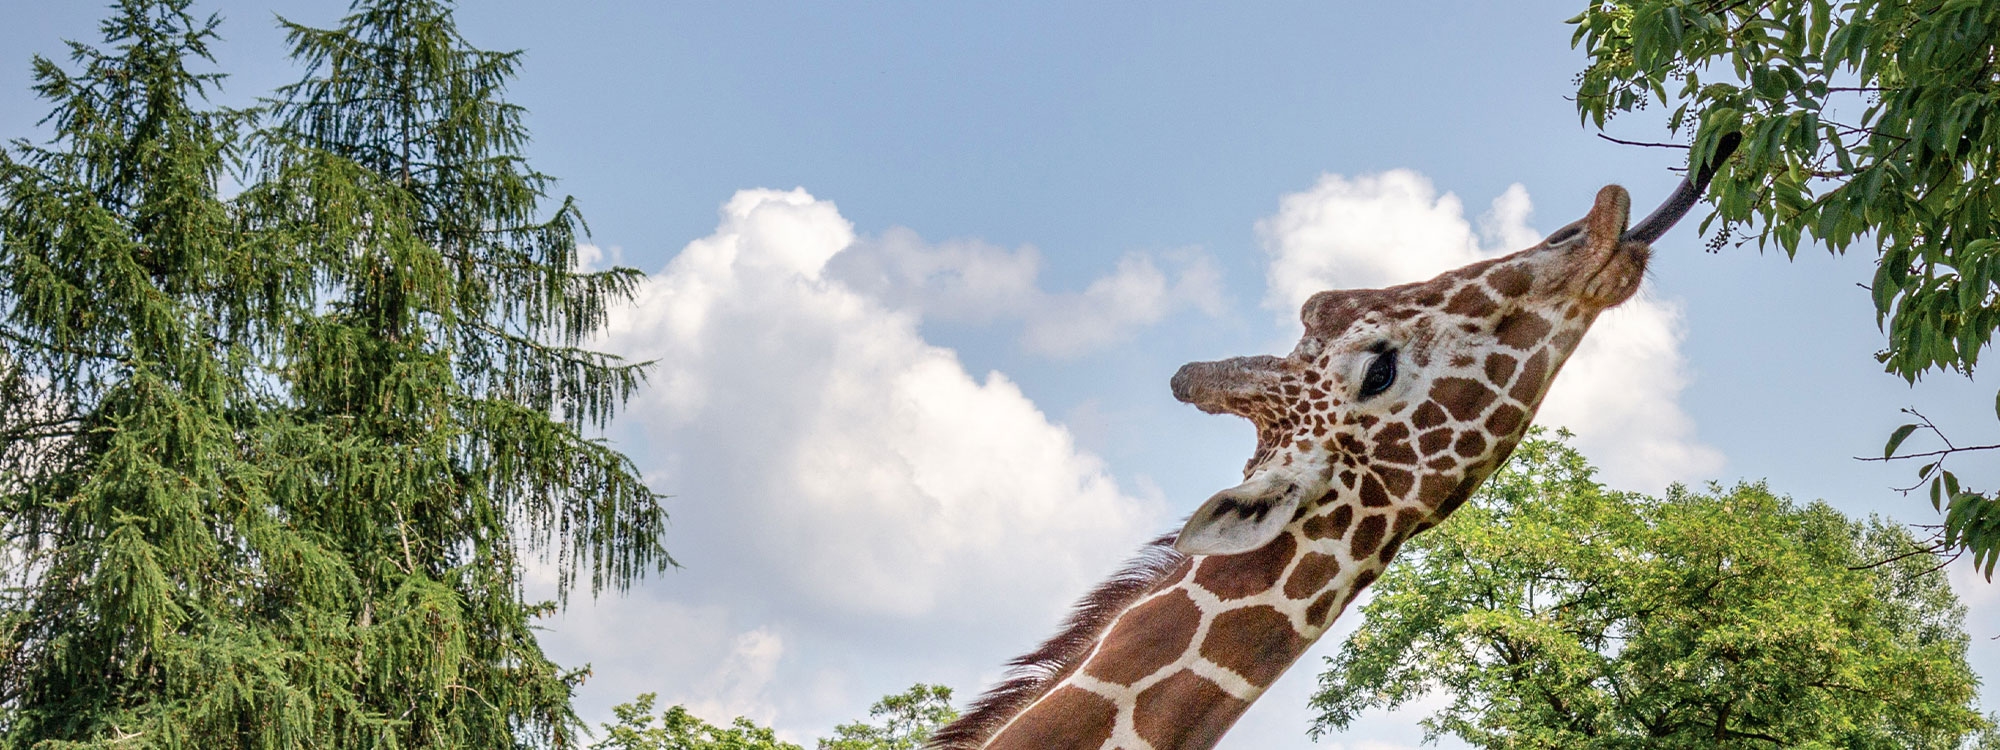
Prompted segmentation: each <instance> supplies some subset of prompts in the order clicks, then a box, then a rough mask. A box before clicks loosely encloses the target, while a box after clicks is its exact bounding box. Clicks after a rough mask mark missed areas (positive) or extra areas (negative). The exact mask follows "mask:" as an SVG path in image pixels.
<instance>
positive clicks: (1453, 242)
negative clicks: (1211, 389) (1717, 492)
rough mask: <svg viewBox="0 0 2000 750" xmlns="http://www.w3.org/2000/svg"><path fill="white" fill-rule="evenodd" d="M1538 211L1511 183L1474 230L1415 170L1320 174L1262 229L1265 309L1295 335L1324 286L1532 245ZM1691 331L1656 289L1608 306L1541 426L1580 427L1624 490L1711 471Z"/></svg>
mask: <svg viewBox="0 0 2000 750" xmlns="http://www.w3.org/2000/svg"><path fill="white" fill-rule="evenodd" d="M1532 212H1533V204H1532V201H1530V199H1529V197H1528V191H1527V189H1526V188H1524V187H1522V186H1520V185H1513V186H1511V187H1509V188H1508V189H1507V190H1506V192H1504V193H1502V194H1501V195H1500V197H1498V198H1496V199H1494V201H1493V203H1492V205H1491V207H1490V208H1489V210H1488V211H1487V212H1486V213H1485V214H1484V215H1482V216H1481V217H1479V219H1478V224H1477V228H1476V229H1475V225H1474V224H1473V223H1472V222H1470V221H1468V220H1467V219H1466V218H1465V207H1464V205H1463V203H1461V202H1460V200H1459V198H1458V196H1456V195H1453V194H1451V193H1444V194H1442V195H1440V194H1439V193H1438V191H1437V188H1436V187H1434V186H1433V185H1432V184H1431V182H1430V180H1429V179H1427V178H1425V177H1424V176H1423V175H1421V174H1418V173H1416V172H1413V171H1410V170H1406V169H1399V170H1393V171H1389V172H1383V173H1381V174H1374V175H1363V176H1360V177H1354V178H1347V177H1342V176H1339V175H1326V176H1323V177H1321V178H1320V180H1319V182H1318V184H1315V185H1314V186H1313V187H1312V188H1311V189H1309V190H1306V191H1304V192H1299V193H1292V194H1289V195H1286V196H1284V197H1283V198H1282V199H1280V201H1279V204H1278V212H1277V213H1276V214H1275V215H1273V216H1270V217H1268V218H1265V219H1264V220H1262V221H1260V222H1258V224H1257V231H1258V235H1259V236H1260V238H1261V239H1262V241H1263V244H1264V248H1265V250H1266V252H1268V253H1269V254H1270V256H1271V259H1270V266H1269V268H1268V274H1267V277H1266V278H1267V285H1268V293H1267V296H1266V297H1265V304H1266V306H1267V307H1270V308H1272V309H1273V310H1275V311H1277V312H1278V314H1279V317H1280V320H1281V324H1282V325H1285V326H1288V330H1289V331H1291V332H1292V333H1294V334H1296V333H1297V332H1298V331H1299V330H1300V325H1299V322H1298V310H1299V306H1300V305H1302V304H1304V303H1305V300H1306V298H1307V297H1310V296H1311V295H1312V294H1313V293H1314V292H1317V291H1319V290H1322V289H1337V288H1354V287H1381V286H1389V285H1393V284H1402V283H1407V282H1411V281H1421V280H1423V279H1427V278H1430V277H1432V276H1434V275H1436V274H1438V273H1439V272H1441V271H1444V270H1447V269H1450V268H1455V267H1457V266H1461V265H1464V264H1466V263H1470V262H1473V261H1476V260H1480V259H1483V258H1490V257H1494V256H1498V255H1503V254H1506V253H1509V252H1513V251H1515V250H1519V249H1521V248H1525V247H1528V246H1529V245H1532V244H1534V243H1535V242H1537V241H1539V240H1540V239H1541V237H1542V233H1541V232H1537V231H1535V230H1534V229H1533V228H1531V227H1529V226H1528V224H1527V221H1528V218H1529V216H1530V215H1531V214H1532ZM1684 335H1685V332H1684V324H1683V321H1682V314H1681V308H1680V305H1679V303H1677V302H1675V301H1672V300H1668V299H1663V298H1661V297H1659V296H1657V295H1652V294H1649V293H1646V292H1642V293H1641V295H1640V296H1639V297H1636V298H1634V299H1632V300H1631V301H1629V302H1626V303H1625V304H1624V305H1621V306H1619V307H1618V308H1615V309H1613V310H1611V311H1609V312H1607V313H1605V314H1604V315H1603V316H1602V317H1600V318H1599V319H1598V321H1597V323H1596V325H1594V326H1593V327H1592V329H1591V332H1590V335H1589V336H1587V337H1585V339H1584V342H1583V344H1582V345H1581V346H1579V347H1578V348H1577V351H1576V353H1575V354H1574V355H1573V356H1571V358H1570V360H1569V364H1567V365H1565V366H1564V367H1563V371H1562V374H1561V375H1560V376H1558V377H1557V379H1556V384H1555V387H1554V389H1552V390H1551V391H1550V393H1549V396H1548V398H1547V400H1546V401H1545V402H1544V403H1543V404H1542V409H1541V413H1540V416H1538V417H1537V419H1536V421H1537V422H1538V423H1540V424H1544V425H1563V426H1566V427H1569V428H1570V429H1572V430H1574V431H1576V433H1577V442H1578V445H1579V447H1581V448H1582V449H1583V450H1584V451H1585V452H1586V453H1588V454H1589V455H1590V456H1591V457H1592V459H1593V460H1595V461H1596V462H1597V463H1598V465H1599V466H1601V467H1603V469H1604V472H1605V475H1606V478H1607V479H1609V480H1610V481H1612V482H1613V483H1615V484H1618V485H1620V486H1625V487H1630V488H1634V489H1645V490H1656V489H1659V488H1661V487H1663V486H1665V485H1666V484H1667V483H1669V482H1674V481H1685V480H1692V479H1699V478H1704V477H1709V476H1713V475H1715V474H1716V473H1717V472H1718V471H1720V470H1721V468H1722V460H1723V459H1722V454H1721V453H1720V452H1719V451H1717V450H1716V449H1715V448H1713V447H1711V446H1709V445H1706V444H1704V443H1702V442H1701V441H1700V440H1699V439H1698V438H1696V436H1695V429H1694V421H1693V420H1692V419H1691V418H1689V417H1688V415H1687V412H1686V411H1684V410H1683V409H1682V408H1681V406H1680V394H1681V391H1682V389H1684V388H1686V386H1687V384H1688V376H1687V363H1686V358H1685V357H1683V356H1682V355H1681V352H1680V345H1681V340H1682V338H1683V336H1684Z"/></svg>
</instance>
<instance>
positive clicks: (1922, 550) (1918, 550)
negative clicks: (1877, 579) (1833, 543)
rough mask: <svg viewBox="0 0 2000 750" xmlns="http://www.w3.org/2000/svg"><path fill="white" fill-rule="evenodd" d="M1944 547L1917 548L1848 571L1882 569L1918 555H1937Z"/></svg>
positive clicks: (1853, 566)
mask: <svg viewBox="0 0 2000 750" xmlns="http://www.w3.org/2000/svg"><path fill="white" fill-rule="evenodd" d="M1943 547H1944V545H1943V544H1942V543H1940V544H1932V545H1928V546H1923V547H1916V548H1915V549H1912V550H1910V551H1908V552H1905V553H1903V554H1900V555H1897V556H1895V557H1891V558H1889V559H1887V560H1881V561H1878V562H1872V563H1869V564H1867V565H1849V566H1847V569H1848V570H1868V569H1870V568H1879V567H1882V566H1884V565H1888V564H1889V563H1892V562H1895V561H1897V560H1901V559H1904V558H1907V557H1916V556H1917V555H1931V554H1937V553H1938V552H1940V551H1942V549H1943Z"/></svg>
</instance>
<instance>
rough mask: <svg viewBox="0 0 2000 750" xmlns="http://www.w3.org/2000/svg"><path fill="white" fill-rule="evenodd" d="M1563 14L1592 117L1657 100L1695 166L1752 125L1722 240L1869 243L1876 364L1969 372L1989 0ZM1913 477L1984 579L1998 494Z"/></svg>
mask: <svg viewBox="0 0 2000 750" xmlns="http://www.w3.org/2000/svg"><path fill="white" fill-rule="evenodd" d="M1571 22H1572V23H1574V24H1576V26H1577V30H1576V36H1575V38H1574V43H1575V44H1578V45H1581V46H1582V47H1583V48H1584V49H1586V50H1587V51H1588V52H1589V54H1590V59H1591V63H1590V66H1589V67H1588V68H1587V69H1585V70H1584V72H1583V73H1582V74H1581V75H1580V76H1579V77H1578V89H1577V108H1578V110H1579V112H1580V113H1581V114H1582V116H1583V117H1585V118H1586V119H1588V120H1590V121H1592V122H1595V123H1596V124H1597V125H1598V126H1599V127H1603V126H1604V124H1605V122H1606V121H1607V120H1608V119H1610V118H1611V117H1612V116H1614V115H1616V114H1618V113H1620V112H1624V111H1631V110H1634V109H1637V108H1642V107H1645V106H1647V104H1648V103H1649V102H1659V103H1661V104H1663V105H1665V106H1667V107H1671V108H1672V111H1671V112H1670V113H1669V115H1668V118H1667V125H1668V127H1669V128H1671V129H1672V130H1674V131H1675V132H1681V133H1687V134H1689V135H1690V136H1691V138H1692V142H1693V149H1694V154H1693V156H1694V157H1695V163H1703V162H1705V161H1706V159H1707V154H1709V153H1712V152H1713V150H1714V148H1715V144H1716V142H1717V141H1718V139H1719V138H1720V137H1721V136H1722V135H1723V134H1726V133H1730V132H1740V133H1742V134H1743V135H1744V147H1743V148H1742V150H1741V151H1739V152H1738V156H1737V158H1735V159H1734V160H1732V161H1731V162H1730V163H1729V165H1728V166H1727V167H1725V168H1724V169H1723V170H1722V171H1721V173H1720V174H1719V175H1718V176H1717V178H1716V180H1715V182H1714V187H1713V198H1714V202H1715V205H1716V213H1715V215H1714V216H1712V217H1710V219H1709V221H1715V220H1717V219H1720V221H1721V229H1720V232H1719V233H1718V234H1717V235H1716V237H1715V240H1714V242H1715V243H1716V246H1717V247H1720V246H1721V244H1724V243H1726V242H1727V241H1728V238H1729V237H1730V236H1731V235H1732V234H1733V233H1735V232H1738V231H1746V230H1747V231H1752V232H1754V236H1755V238H1756V240H1757V242H1758V245H1759V246H1760V247H1765V246H1769V245H1772V244H1775V245H1776V246H1777V247H1778V248H1779V249H1781V250H1783V251H1784V252H1785V253H1786V254H1787V255H1795V254H1796V253H1797V252H1798V248H1799V247H1800V245H1801V244H1802V243H1808V242H1819V243H1823V244H1825V246H1826V247H1827V248H1829V249H1831V250H1832V251H1834V252H1845V251H1846V250H1847V248H1848V247H1850V246H1852V245H1854V244H1856V243H1860V242H1865V241H1870V240H1872V241H1873V243H1874V245H1875V250H1876V252H1877V253H1878V255H1879V260H1878V264H1877V269H1876V274H1875V279H1874V282H1873V284H1872V286H1871V288H1872V291H1873V295H1874V302H1875V307H1876V312H1877V315H1878V319H1879V320H1880V321H1881V322H1882V323H1883V324H1884V326H1885V330H1886V332H1887V335H1888V346H1887V347H1886V348H1885V349H1884V350H1883V351H1882V352H1881V354H1880V355H1879V358H1880V359H1881V361H1882V362H1883V364H1884V365H1885V366H1886V367H1887V369H1888V370H1889V371H1890V372H1893V373H1896V374H1898V375H1901V376H1903V377H1904V378H1907V379H1909V380H1911V381H1913V382H1914V381H1915V380H1916V379H1917V378H1918V377H1919V376H1921V375H1923V374H1924V373H1926V372H1929V371H1932V370H1954V371H1958V372H1961V373H1965V374H1968V375H1969V374H1971V372H1972V371H1973V368H1974V366H1975V365H1977V363H1978V360H1979V354H1980V352H1981V351H1982V350H1983V349H1985V348H1987V347H1989V346H1990V345H1991V344H1992V342H1993V336H1994V332H1995V330H1996V329H2000V294H1996V290H2000V0H1857V1H1855V2H1835V1H1834V0H1767V1H1766V2H1755V3H1751V2H1734V1H1733V0H1615V1H1614V0H1592V1H1591V2H1590V4H1589V7H1588V8H1587V9H1586V10H1585V11H1584V12H1583V13H1582V14H1580V15H1578V16H1577V17H1576V18H1574V19H1571ZM1708 226H1709V224H1708V222H1704V224H1703V231H1707V229H1708ZM1995 408H1996V410H2000V397H1996V399H1995ZM1933 468H1935V467H1933ZM1923 478H1924V479H1925V480H1926V481H1929V482H1931V485H1932V487H1931V492H1932V493H1933V494H1934V495H1940V496H1945V497H1941V498H1940V500H1939V501H1938V504H1939V505H1940V507H1941V508H1944V506H1946V505H1947V504H1948V505H1949V508H1945V510H1946V524H1945V527H1946V528H1945V537H1946V538H1947V539H1950V540H1951V543H1952V544H1963V545H1964V546H1965V547H1966V548H1967V549H1970V550H1972V551H1973V553H1974V555H1975V558H1976V560H1977V561H1979V562H1982V563H1983V566H1984V570H1985V571H1986V575H1987V576H1988V578H1991V576H1992V571H1993V563H1994V559H1995V558H1996V557H2000V497H1995V496H1991V495H1985V494H1981V493H1977V492H1972V491H1969V490H1964V489H1962V488H1960V489H1955V490H1953V491H1952V492H1950V493H1945V492H1943V490H1944V489H1945V486H1946V485H1948V484H1954V485H1955V482H1949V481H1947V480H1946V478H1945V476H1944V475H1943V474H1941V473H1938V472H1935V471H1926V472H1925V473H1924V477H1923ZM1947 495H1948V496H1947Z"/></svg>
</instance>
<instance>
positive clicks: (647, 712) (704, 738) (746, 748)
mask: <svg viewBox="0 0 2000 750" xmlns="http://www.w3.org/2000/svg"><path fill="white" fill-rule="evenodd" d="M657 697H658V696H657V695H655V694H653V693H645V694H643V695H640V696H639V697H638V699H637V700H634V701H633V702H631V703H624V704H620V705H618V706H615V707H613V708H612V709H611V711H612V713H613V714H615V715H617V717H618V723H616V724H605V725H603V726H604V739H603V740H600V741H598V742H597V743H595V744H593V745H591V746H590V747H591V748H592V750H804V749H803V748H801V747H799V746H798V745H794V744H791V743H789V742H781V741H779V740H778V736H777V734H776V733H774V732H772V731H771V729H770V727H760V726H757V723H756V722H753V721H751V720H749V719H746V718H743V717H741V716H738V717H736V721H734V722H731V723H730V725H729V726H728V727H727V728H724V727H718V726H715V725H713V724H710V723H708V722H706V721H702V720H701V719H700V718H699V717H696V716H695V715H694V714H691V713H688V710H687V708H686V707H684V706H674V707H673V708H669V709H667V710H665V711H661V712H660V714H659V716H658V717H655V716H654V715H653V702H654V700H655V699H656V698H657Z"/></svg>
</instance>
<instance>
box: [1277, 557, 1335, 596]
mask: <svg viewBox="0 0 2000 750" xmlns="http://www.w3.org/2000/svg"><path fill="white" fill-rule="evenodd" d="M1339 574H1340V560H1339V559H1337V558H1335V557H1334V556H1333V555H1322V554H1320V553H1318V552H1307V553H1306V555H1305V557H1301V558H1299V564H1298V565H1297V566H1295V567H1293V568H1292V577H1290V578H1287V579H1285V598H1287V599H1304V598H1306V597H1308V596H1311V595H1312V593H1313V592H1315V591H1318V590H1320V589H1321V588H1324V587H1325V586H1326V582H1327V581H1331V580H1333V577H1334V576H1336V575H1339Z"/></svg>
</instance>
